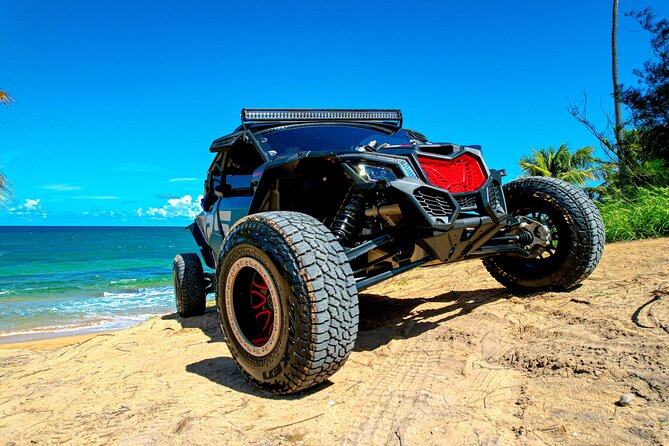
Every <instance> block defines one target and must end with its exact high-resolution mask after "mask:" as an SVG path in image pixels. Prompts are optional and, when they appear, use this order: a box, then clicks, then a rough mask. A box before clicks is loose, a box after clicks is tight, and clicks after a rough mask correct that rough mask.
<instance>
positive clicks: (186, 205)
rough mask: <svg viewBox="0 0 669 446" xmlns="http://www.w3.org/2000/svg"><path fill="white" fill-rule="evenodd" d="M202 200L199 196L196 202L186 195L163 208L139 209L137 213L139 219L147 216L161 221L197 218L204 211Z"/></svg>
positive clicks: (174, 199)
mask: <svg viewBox="0 0 669 446" xmlns="http://www.w3.org/2000/svg"><path fill="white" fill-rule="evenodd" d="M200 200H202V195H200V196H198V197H197V199H195V200H193V197H191V196H190V195H184V196H183V197H181V198H172V199H170V200H167V204H166V205H164V206H162V207H151V208H148V209H146V210H144V209H143V208H139V209H137V210H136V211H135V212H136V213H137V215H138V216H139V217H144V216H146V217H151V218H159V219H162V218H174V217H188V218H195V217H196V216H197V215H198V214H199V213H200V212H201V211H202V208H201V206H200Z"/></svg>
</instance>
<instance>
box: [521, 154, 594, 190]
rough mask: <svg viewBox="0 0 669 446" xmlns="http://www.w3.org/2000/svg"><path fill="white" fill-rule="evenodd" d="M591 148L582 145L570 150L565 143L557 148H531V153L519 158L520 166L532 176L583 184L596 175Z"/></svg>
mask: <svg viewBox="0 0 669 446" xmlns="http://www.w3.org/2000/svg"><path fill="white" fill-rule="evenodd" d="M592 151H593V148H592V146H589V147H582V148H580V149H578V150H576V151H575V152H573V153H572V152H571V151H570V150H569V147H568V146H567V144H562V145H561V146H560V147H558V148H557V149H556V148H555V147H549V148H548V149H539V150H536V149H532V154H531V155H525V156H523V157H522V158H521V159H520V163H519V164H520V168H521V169H523V171H524V172H525V173H526V174H528V175H532V176H540V177H555V178H559V179H561V180H564V181H566V182H568V183H572V184H576V185H578V186H585V183H586V181H587V180H594V179H596V178H597V177H598V171H597V170H598V168H597V167H596V165H595V164H596V163H597V160H596V159H595V157H594V156H593V153H592Z"/></svg>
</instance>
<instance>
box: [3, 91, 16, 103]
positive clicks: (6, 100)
mask: <svg viewBox="0 0 669 446" xmlns="http://www.w3.org/2000/svg"><path fill="white" fill-rule="evenodd" d="M12 102H14V98H13V97H12V95H10V94H9V93H7V92H6V91H3V90H0V104H2V105H11V104H12Z"/></svg>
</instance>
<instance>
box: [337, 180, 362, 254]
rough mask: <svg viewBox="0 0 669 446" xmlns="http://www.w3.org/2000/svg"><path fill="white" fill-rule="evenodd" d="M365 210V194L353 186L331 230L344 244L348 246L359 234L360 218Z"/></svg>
mask: <svg viewBox="0 0 669 446" xmlns="http://www.w3.org/2000/svg"><path fill="white" fill-rule="evenodd" d="M364 212H365V195H364V194H363V193H362V192H361V191H359V190H356V189H355V186H351V189H350V190H349V191H348V194H347V195H346V199H344V202H343V203H342V205H341V207H340V208H339V212H338V213H337V217H335V219H334V221H333V222H332V224H331V225H330V230H331V231H332V233H333V234H334V236H335V238H336V239H337V241H339V243H341V244H342V246H347V245H348V244H349V242H350V241H351V239H352V238H353V236H355V235H356V234H357V230H358V223H359V221H358V220H359V218H360V216H361V215H364Z"/></svg>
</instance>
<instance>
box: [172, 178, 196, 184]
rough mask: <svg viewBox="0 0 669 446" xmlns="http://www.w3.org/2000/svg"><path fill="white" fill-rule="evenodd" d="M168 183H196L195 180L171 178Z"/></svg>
mask: <svg viewBox="0 0 669 446" xmlns="http://www.w3.org/2000/svg"><path fill="white" fill-rule="evenodd" d="M168 181H169V182H170V183H186V182H189V181H197V178H171V179H169V180H168Z"/></svg>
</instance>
